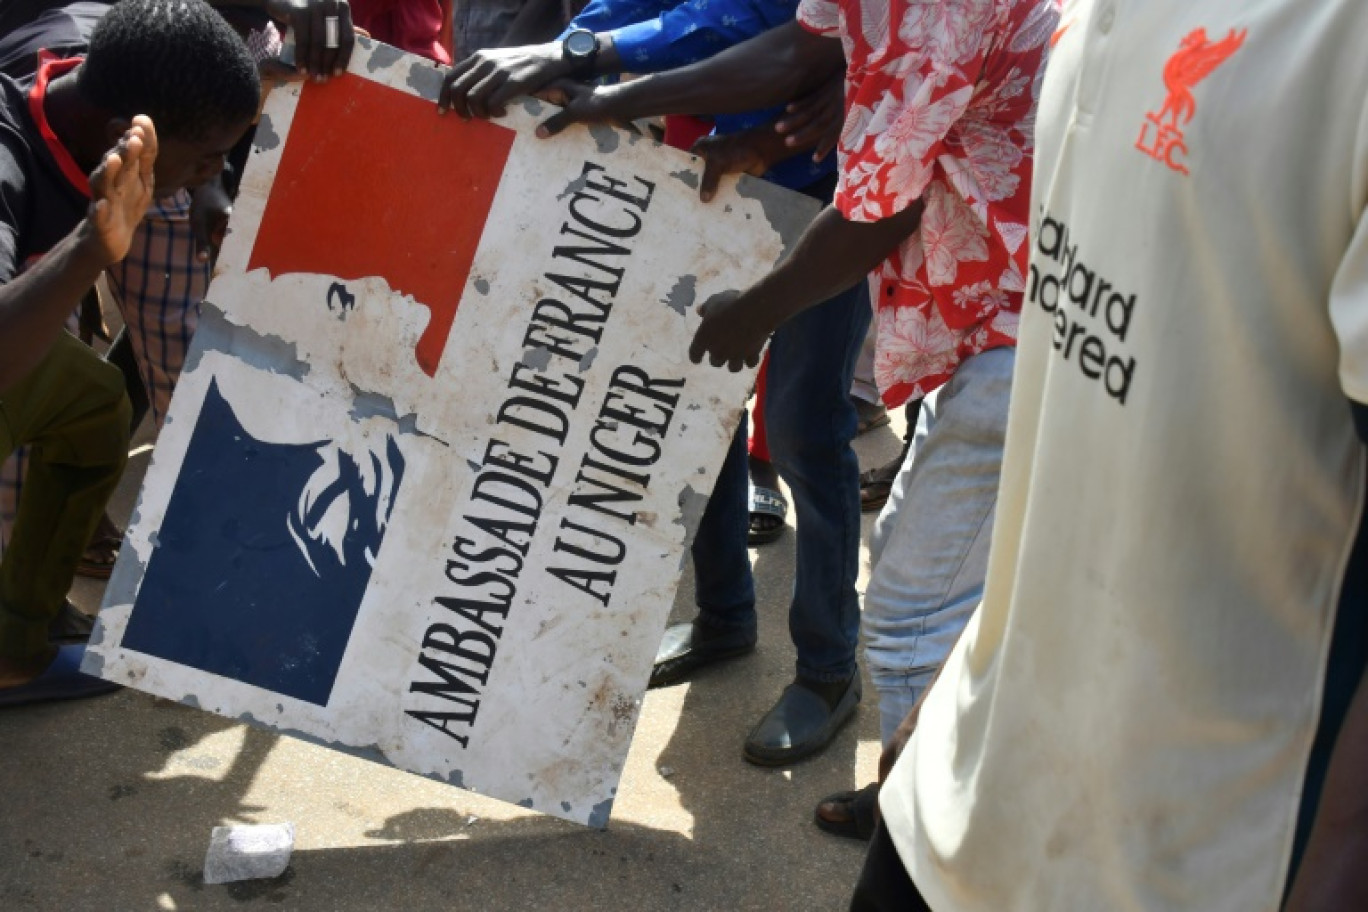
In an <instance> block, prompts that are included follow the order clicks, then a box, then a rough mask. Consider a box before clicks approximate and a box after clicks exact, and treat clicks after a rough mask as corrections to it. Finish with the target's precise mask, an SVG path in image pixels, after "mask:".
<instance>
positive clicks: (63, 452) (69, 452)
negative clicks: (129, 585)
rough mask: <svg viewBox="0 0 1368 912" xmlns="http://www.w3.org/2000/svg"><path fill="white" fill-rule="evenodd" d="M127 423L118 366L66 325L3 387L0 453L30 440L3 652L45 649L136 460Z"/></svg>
mask: <svg viewBox="0 0 1368 912" xmlns="http://www.w3.org/2000/svg"><path fill="white" fill-rule="evenodd" d="M129 420H130V408H129V405H128V397H127V396H126V395H125V393H124V380H123V375H122V374H121V373H119V370H118V368H116V367H114V366H112V365H109V364H106V363H105V362H104V361H102V360H100V357H99V355H97V354H95V352H94V351H92V350H91V349H90V348H88V347H87V346H85V345H83V344H82V343H81V342H80V341H79V340H77V339H76V338H74V337H73V336H71V335H69V334H67V333H65V332H64V333H62V334H61V336H60V337H59V338H58V340H57V342H56V344H55V345H53V346H52V350H51V351H49V352H48V354H47V357H45V358H44V359H43V361H42V363H40V364H39V365H38V366H37V367H36V368H34V370H33V371H32V372H30V373H29V374H28V376H26V377H24V378H23V379H22V380H20V381H19V382H18V383H16V384H14V385H13V386H11V387H10V388H9V389H6V390H0V459H3V458H4V457H7V456H8V455H9V454H10V453H11V452H13V451H14V450H15V449H16V448H18V447H20V446H24V445H27V446H28V447H30V450H29V453H30V455H29V460H28V470H27V471H28V474H27V475H26V476H25V479H24V486H23V492H22V493H21V494H20V499H19V512H18V515H17V517H16V518H15V521H14V530H13V534H12V536H11V539H10V541H9V543H8V544H7V546H6V548H5V554H4V557H3V558H0V656H4V657H6V658H26V657H29V656H33V655H37V654H39V653H42V652H43V651H44V650H45V649H46V648H47V636H48V624H49V623H51V621H52V619H53V618H55V617H56V616H57V612H58V611H60V610H61V607H62V604H63V602H64V600H65V599H66V595H67V591H68V590H69V589H70V588H71V579H72V576H74V575H75V573H76V564H77V563H78V562H79V561H80V559H81V554H82V552H84V551H85V549H86V545H87V544H88V543H89V541H90V537H91V536H92V535H93V534H94V533H95V527H96V526H97V525H98V524H99V522H100V517H101V516H102V515H103V514H104V509H105V506H106V504H108V502H109V496H110V495H111V494H113V493H114V488H115V486H117V485H118V483H119V477H120V476H121V475H122V474H123V469H124V464H125V463H126V462H127V461H128V424H129Z"/></svg>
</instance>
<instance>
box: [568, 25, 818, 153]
mask: <svg viewBox="0 0 1368 912" xmlns="http://www.w3.org/2000/svg"><path fill="white" fill-rule="evenodd" d="M844 66H845V57H844V54H843V52H842V50H841V44H840V42H839V41H838V40H836V39H834V38H823V37H821V36H819V35H814V34H813V33H812V32H809V31H808V30H807V29H805V28H803V27H802V26H801V25H799V24H798V23H797V22H790V23H787V24H786V25H781V26H779V27H777V28H773V29H770V30H769V31H768V32H765V33H764V34H763V35H759V36H757V37H755V38H752V39H751V40H750V41H747V42H744V43H742V44H738V45H736V46H735V47H732V48H728V49H727V50H725V51H723V52H722V53H720V54H718V55H717V56H716V57H712V58H709V59H708V60H704V61H701V62H699V63H695V64H692V65H690V66H686V67H681V68H680V69H677V70H670V71H669V72H666V73H657V74H654V75H651V76H644V77H642V78H641V79H633V80H631V81H630V82H625V83H620V84H618V85H611V86H597V87H590V86H585V85H580V84H577V83H566V82H561V83H557V84H556V90H557V92H558V93H559V95H560V96H561V99H562V100H563V101H564V103H565V110H564V111H562V112H561V113H559V114H557V115H555V116H553V117H552V118H550V119H549V120H548V121H547V122H546V123H545V124H544V125H543V126H544V135H548V136H549V135H553V134H555V133H558V132H560V130H562V129H564V128H565V127H566V126H567V125H568V124H571V123H593V122H607V121H625V120H637V119H638V118H642V117H652V116H655V115H657V114H742V113H745V112H747V111H755V110H759V109H761V108H768V107H772V106H774V105H781V104H784V103H785V102H788V101H792V100H793V99H794V98H797V97H798V96H800V95H805V94H807V93H808V92H811V91H813V90H814V89H816V88H818V87H819V86H821V85H822V84H823V83H825V82H827V81H828V80H830V79H831V78H832V76H833V75H834V74H836V73H839V72H840V71H841V69H842V68H843V67H844Z"/></svg>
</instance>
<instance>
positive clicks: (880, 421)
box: [855, 399, 889, 437]
mask: <svg viewBox="0 0 1368 912" xmlns="http://www.w3.org/2000/svg"><path fill="white" fill-rule="evenodd" d="M855 415H856V422H855V436H856V437H861V436H863V435H865V434H867V433H869V432H870V431H872V430H874V429H875V428H881V427H883V426H884V425H885V424H888V421H889V418H888V410H887V409H885V408H884V407H883V406H882V405H880V404H877V403H874V402H865V401H864V400H863V399H856V400H855Z"/></svg>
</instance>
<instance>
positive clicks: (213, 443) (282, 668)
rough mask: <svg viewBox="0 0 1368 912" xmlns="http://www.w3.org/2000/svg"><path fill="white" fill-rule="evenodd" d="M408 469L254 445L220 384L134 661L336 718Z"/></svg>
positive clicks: (155, 569) (143, 594) (154, 575)
mask: <svg viewBox="0 0 1368 912" xmlns="http://www.w3.org/2000/svg"><path fill="white" fill-rule="evenodd" d="M403 474H404V457H403V454H402V453H401V452H400V451H399V447H398V445H397V444H396V443H395V441H394V439H393V438H392V437H387V438H386V440H385V443H384V452H383V454H378V453H366V454H364V455H362V456H360V457H359V458H358V457H354V456H353V455H352V454H349V453H346V452H344V451H342V450H341V449H339V448H338V447H337V446H336V445H335V444H333V443H332V442H331V441H326V440H325V441H319V442H316V443H306V444H293V443H289V444H287V443H271V442H267V441H261V440H257V439H255V438H253V437H251V436H250V435H249V434H248V433H247V431H246V430H245V429H244V428H243V427H242V424H241V423H240V422H239V421H238V419H237V416H236V415H235V414H234V413H233V409H232V407H231V406H230V405H229V404H228V402H227V400H225V399H224V398H223V396H222V394H221V393H220V392H219V389H218V384H217V381H211V383H210V386H209V391H208V394H207V395H206V396H205V400H204V406H203V408H202V409H201V410H200V414H199V418H198V421H197V422H196V424H195V430H194V433H193V434H192V435H191V439H190V447H189V449H188V451H187V452H186V455H185V462H184V464H183V465H182V467H181V472H180V477H179V478H178V479H177V480H176V488H175V490H174V491H172V493H171V501H170V503H169V505H168V506H167V510H166V516H165V518H164V519H163V521H162V525H161V528H160V529H159V530H158V532H157V538H156V541H155V544H156V547H155V549H154V550H153V552H152V558H151V560H150V561H149V562H148V565H147V572H146V573H145V574H144V576H143V582H142V587H141V589H140V590H139V592H138V597H137V601H136V603H135V605H134V607H133V613H132V615H131V616H130V618H129V622H128V626H127V628H126V630H125V632H124V636H123V642H122V645H123V647H124V648H126V649H132V650H135V651H137V652H142V653H146V654H148V655H152V656H157V657H158V658H162V659H166V660H167V661H171V662H175V663H178V664H181V665H188V666H190V667H192V668H198V669H200V670H202V671H207V672H210V673H213V674H217V675H222V676H223V677H225V678H231V679H233V680H235V681H241V682H243V683H245V684H251V685H253V686H256V687H261V688H264V689H266V690H270V691H273V692H275V693H278V694H283V695H285V696H290V697H294V698H296V699H299V700H305V701H307V702H309V703H314V704H318V705H320V706H322V705H326V704H327V702H328V697H329V696H330V694H331V693H332V688H333V684H334V683H335V681H336V679H337V672H338V668H339V667H340V665H341V663H342V655H343V653H344V652H345V651H346V648H347V641H348V640H349V639H350V637H351V632H352V627H353V625H354V624H355V622H356V615H357V612H358V611H359V610H360V607H361V600H362V598H363V596H364V595H365V593H366V587H367V586H368V585H369V583H370V576H371V570H372V568H373V566H374V564H375V560H376V557H377V555H378V554H379V552H380V543H381V541H382V540H383V539H384V535H385V528H386V526H387V525H388V522H389V517H390V513H391V511H392V510H393V507H394V499H395V496H396V495H397V493H398V491H399V484H400V481H401V480H402V479H403Z"/></svg>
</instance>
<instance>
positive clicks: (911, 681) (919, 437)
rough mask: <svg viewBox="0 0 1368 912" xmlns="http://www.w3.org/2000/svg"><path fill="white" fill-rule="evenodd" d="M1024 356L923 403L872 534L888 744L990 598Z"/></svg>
mask: <svg viewBox="0 0 1368 912" xmlns="http://www.w3.org/2000/svg"><path fill="white" fill-rule="evenodd" d="M1015 363H1016V349H1013V348H995V349H992V350H991V351H986V352H983V353H982V354H979V355H974V356H973V357H971V358H969V359H968V360H966V361H964V362H963V363H962V364H961V365H960V366H959V369H958V370H956V371H955V375H954V376H953V377H951V378H950V379H949V380H948V381H946V383H945V385H943V386H941V387H940V388H939V389H936V390H935V391H934V392H932V393H931V394H930V395H929V396H927V397H926V399H925V401H924V402H923V403H922V408H921V414H920V416H919V417H918V421H917V429H916V433H915V435H914V436H913V437H912V445H911V447H910V448H909V449H908V452H907V456H906V457H905V458H904V460H903V464H902V469H901V470H899V472H898V477H897V480H896V481H895V482H894V483H893V490H892V493H890V494H889V497H888V503H887V504H885V505H884V508H883V512H882V513H880V514H879V519H878V521H877V522H876V523H875V524H874V535H873V538H872V540H871V541H870V545H869V556H870V565H871V567H872V571H871V573H870V578H869V587H868V588H867V589H866V590H865V610H864V627H865V658H866V660H867V662H868V663H869V676H870V679H871V680H872V681H873V682H874V688H875V690H877V691H878V694H879V727H880V730H881V734H882V736H883V743H884V744H887V743H888V741H889V739H890V738H891V737H892V735H893V732H894V731H895V730H896V729H897V727H898V725H899V723H901V722H902V720H903V718H904V717H905V716H906V715H907V713H908V712H909V711H910V710H911V709H912V707H913V706H915V705H916V704H917V701H918V700H919V699H920V698H921V695H922V693H923V692H924V691H925V690H926V688H927V687H929V686H930V684H931V681H932V680H933V679H934V678H935V676H936V672H937V670H938V669H939V668H940V666H941V663H942V662H944V661H945V657H946V656H947V655H949V654H950V650H951V649H952V648H954V645H955V643H956V642H957V641H958V640H959V636H960V631H962V630H963V629H964V625H965V624H967V623H968V622H969V618H970V617H971V616H972V615H973V613H974V611H975V609H977V608H978V604H979V602H980V601H981V600H982V598H983V585H984V579H985V578H986V576H987V573H988V546H989V543H990V542H991V540H992V534H993V517H994V515H995V513H996V510H997V494H998V479H999V477H1000V476H1001V474H1002V448H1003V443H1004V440H1005V438H1006V432H1007V407H1008V404H1009V402H1010V400H1011V394H1012V367H1013V365H1014V364H1015Z"/></svg>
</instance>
